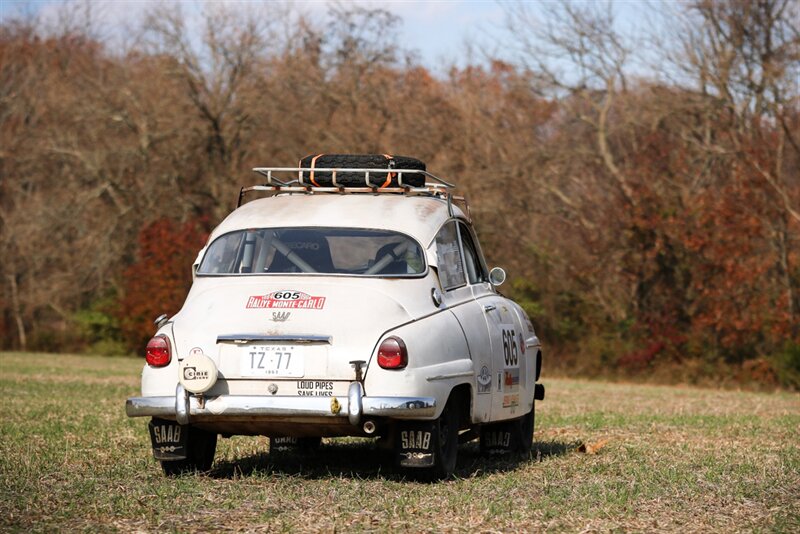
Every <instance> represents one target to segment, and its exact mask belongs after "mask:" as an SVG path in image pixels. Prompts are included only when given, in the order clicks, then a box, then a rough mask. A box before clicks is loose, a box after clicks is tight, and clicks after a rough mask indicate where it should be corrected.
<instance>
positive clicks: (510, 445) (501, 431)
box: [480, 402, 536, 456]
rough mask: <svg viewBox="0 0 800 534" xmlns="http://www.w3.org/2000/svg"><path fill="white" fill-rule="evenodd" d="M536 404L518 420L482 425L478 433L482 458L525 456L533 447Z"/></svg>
mask: <svg viewBox="0 0 800 534" xmlns="http://www.w3.org/2000/svg"><path fill="white" fill-rule="evenodd" d="M535 419H536V403H535V402H534V403H533V406H531V411H530V412H528V413H527V414H525V415H523V416H522V417H520V418H518V419H513V420H511V421H503V422H501V423H493V424H489V425H483V426H482V427H481V431H480V452H481V454H482V455H483V456H495V455H501V454H508V453H520V454H527V453H528V452H530V450H531V447H533V426H534V422H535Z"/></svg>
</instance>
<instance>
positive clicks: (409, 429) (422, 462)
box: [395, 421, 439, 467]
mask: <svg viewBox="0 0 800 534" xmlns="http://www.w3.org/2000/svg"><path fill="white" fill-rule="evenodd" d="M438 440H439V433H438V432H436V421H409V422H404V423H401V424H400V425H399V426H398V429H397V439H396V440H395V458H397V464H398V465H399V466H400V467H431V466H433V465H434V462H435V454H434V451H436V447H437V446H438Z"/></svg>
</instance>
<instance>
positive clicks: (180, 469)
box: [161, 427, 217, 476]
mask: <svg viewBox="0 0 800 534" xmlns="http://www.w3.org/2000/svg"><path fill="white" fill-rule="evenodd" d="M186 450H187V456H186V458H185V459H183V460H172V461H165V460H162V461H161V469H163V470H164V474H165V475H167V476H177V475H182V474H184V473H192V472H195V471H208V470H209V469H211V464H213V463H214V454H215V453H216V452H217V435H216V434H213V433H211V432H206V431H205V430H200V429H199V428H194V427H189V438H188V442H187V444H186Z"/></svg>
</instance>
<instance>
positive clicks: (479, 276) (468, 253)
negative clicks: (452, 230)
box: [458, 223, 487, 284]
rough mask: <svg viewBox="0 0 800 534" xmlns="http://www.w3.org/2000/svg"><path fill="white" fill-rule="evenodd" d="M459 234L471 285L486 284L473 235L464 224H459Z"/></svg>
mask: <svg viewBox="0 0 800 534" xmlns="http://www.w3.org/2000/svg"><path fill="white" fill-rule="evenodd" d="M458 229H459V233H460V234H461V243H462V244H463V249H464V262H465V263H466V265H467V278H468V279H469V283H470V284H479V283H481V282H486V279H487V277H486V273H485V272H484V270H483V265H481V261H480V258H479V257H478V249H477V248H476V247H475V243H474V241H473V240H472V234H470V231H469V229H468V228H467V226H466V225H465V224H464V223H459V224H458Z"/></svg>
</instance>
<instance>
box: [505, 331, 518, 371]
mask: <svg viewBox="0 0 800 534" xmlns="http://www.w3.org/2000/svg"><path fill="white" fill-rule="evenodd" d="M502 332H503V359H504V360H505V363H506V367H517V366H518V365H519V347H518V346H517V334H516V332H514V329H513V328H503V329H502Z"/></svg>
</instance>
